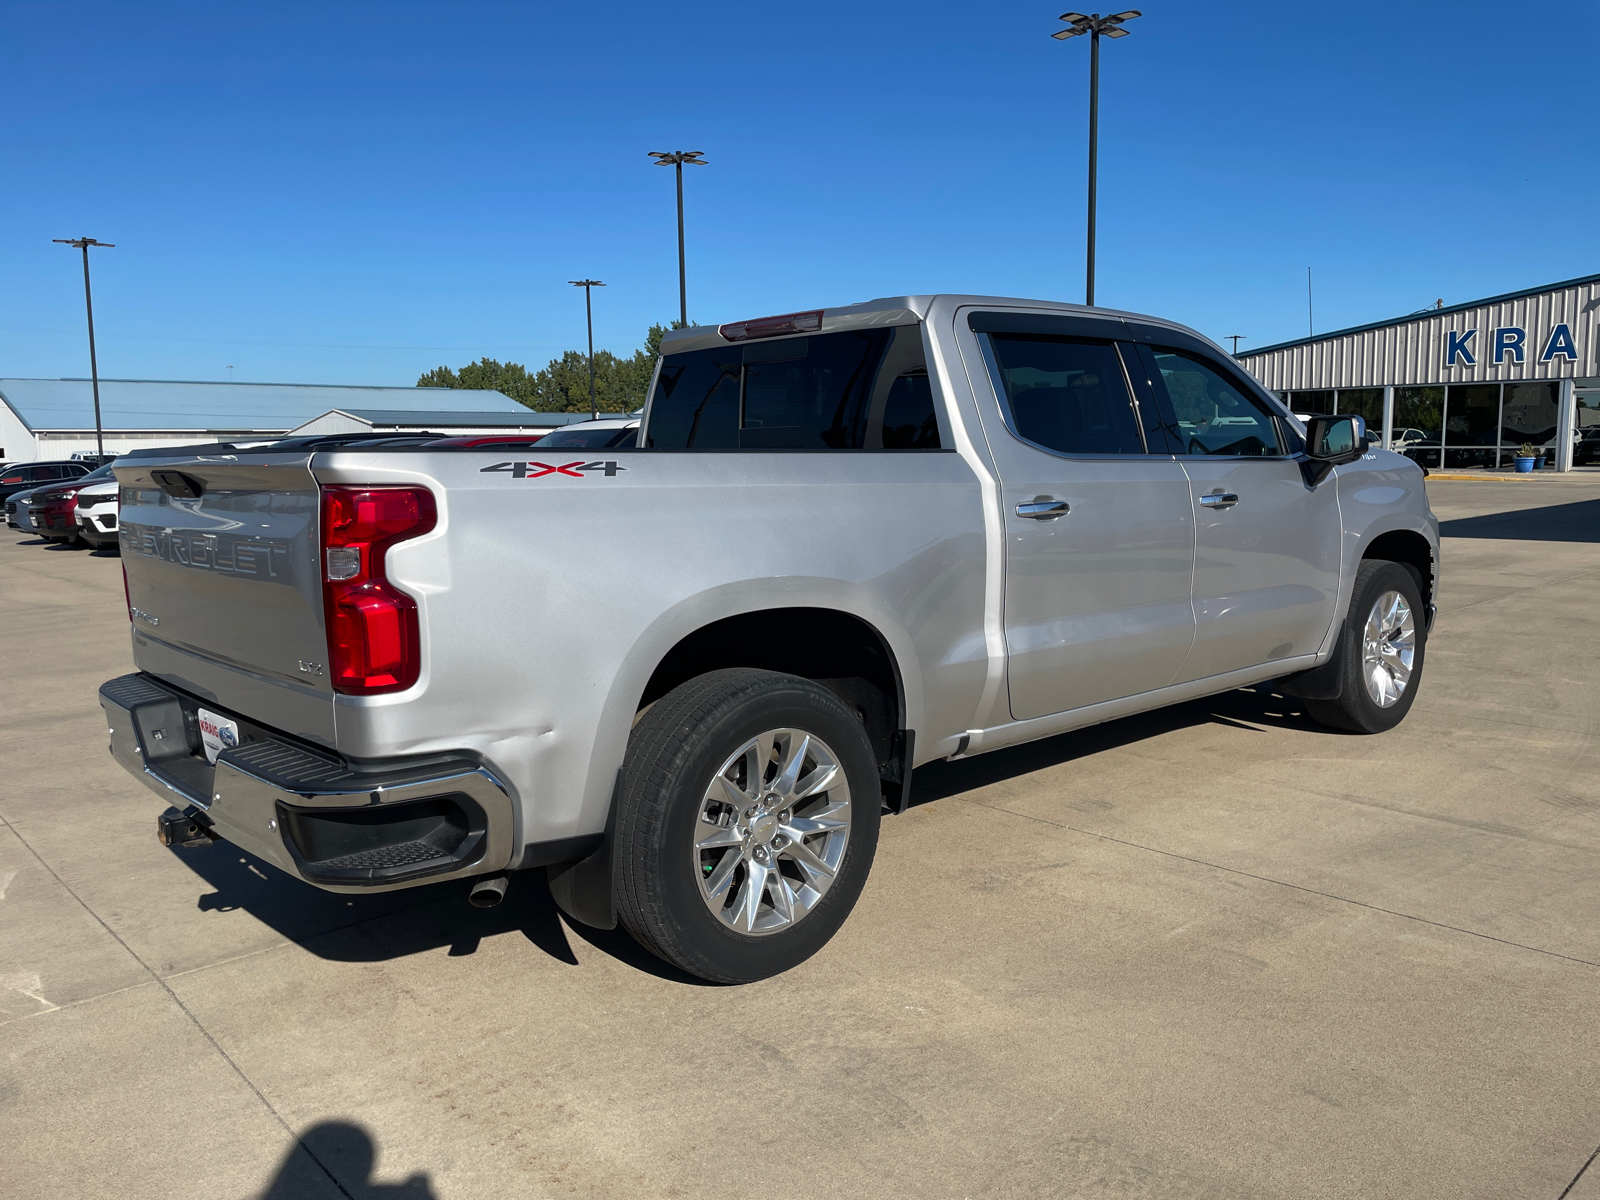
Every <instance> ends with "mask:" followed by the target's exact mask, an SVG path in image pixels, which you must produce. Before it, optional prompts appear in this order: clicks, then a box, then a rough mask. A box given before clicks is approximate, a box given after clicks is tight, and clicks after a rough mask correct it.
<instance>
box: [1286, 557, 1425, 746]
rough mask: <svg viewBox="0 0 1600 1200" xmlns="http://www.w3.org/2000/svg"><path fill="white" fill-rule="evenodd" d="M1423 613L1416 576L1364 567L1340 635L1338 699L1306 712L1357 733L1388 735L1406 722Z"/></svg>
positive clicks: (1311, 705)
mask: <svg viewBox="0 0 1600 1200" xmlns="http://www.w3.org/2000/svg"><path fill="white" fill-rule="evenodd" d="M1423 612H1424V610H1423V607H1422V591H1421V589H1420V588H1419V587H1418V586H1417V580H1416V576H1414V575H1413V574H1412V573H1411V572H1410V571H1408V570H1407V569H1406V568H1405V567H1403V566H1401V565H1400V564H1399V563H1392V562H1383V561H1380V560H1377V559H1369V560H1367V561H1365V562H1363V563H1362V564H1361V570H1360V571H1359V572H1358V573H1357V574H1356V583H1355V588H1354V590H1353V592H1352V594H1351V597H1350V611H1349V613H1348V614H1347V615H1346V616H1345V620H1344V626H1343V628H1342V629H1341V631H1340V634H1339V637H1340V639H1341V640H1340V646H1339V652H1340V654H1341V655H1342V662H1343V671H1342V677H1341V679H1340V688H1339V697H1338V699H1336V700H1307V701H1306V711H1307V712H1308V713H1310V714H1311V716H1312V717H1313V718H1314V719H1315V720H1317V721H1320V722H1321V723H1322V724H1324V725H1331V726H1332V727H1333V728H1335V729H1348V730H1349V731H1350V732H1352V733H1383V732H1384V731H1385V730H1389V729H1393V728H1394V727H1395V726H1396V725H1398V724H1400V722H1401V721H1403V720H1405V716H1406V713H1408V712H1410V711H1411V704H1412V701H1414V700H1415V699H1416V696H1417V685H1418V684H1419V683H1420V682H1421V679H1422V663H1423V657H1424V653H1425V651H1426V649H1427V629H1426V621H1425V618H1424V616H1423Z"/></svg>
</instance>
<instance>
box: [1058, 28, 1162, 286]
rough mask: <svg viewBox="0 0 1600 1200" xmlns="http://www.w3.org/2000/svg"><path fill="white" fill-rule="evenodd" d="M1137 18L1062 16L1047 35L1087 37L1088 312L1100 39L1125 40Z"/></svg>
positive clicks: (1097, 128)
mask: <svg viewBox="0 0 1600 1200" xmlns="http://www.w3.org/2000/svg"><path fill="white" fill-rule="evenodd" d="M1139 15H1140V13H1139V10H1138V9H1136V8H1130V9H1128V11H1127V12H1119V13H1116V14H1114V15H1112V16H1109V17H1102V16H1101V15H1100V14H1099V13H1090V14H1089V15H1088V16H1084V15H1083V14H1082V13H1076V12H1069V13H1062V14H1061V19H1062V20H1063V21H1065V22H1066V23H1067V27H1066V28H1065V29H1058V30H1057V31H1056V32H1055V33H1052V34H1051V35H1050V36H1051V37H1053V38H1055V39H1057V40H1058V41H1063V42H1064V41H1066V40H1067V39H1068V38H1075V37H1077V36H1078V35H1079V34H1082V33H1087V34H1088V35H1089V257H1088V280H1087V282H1086V284H1085V285H1084V301H1083V302H1084V303H1085V304H1087V305H1089V306H1090V307H1091V308H1093V307H1094V216H1095V174H1096V171H1097V161H1096V160H1097V157H1098V150H1099V144H1100V37H1101V35H1102V34H1104V35H1105V36H1106V37H1108V38H1122V37H1127V36H1128V31H1127V30H1126V29H1123V28H1122V23H1123V22H1124V21H1131V20H1133V18H1134V17H1137V16H1139Z"/></svg>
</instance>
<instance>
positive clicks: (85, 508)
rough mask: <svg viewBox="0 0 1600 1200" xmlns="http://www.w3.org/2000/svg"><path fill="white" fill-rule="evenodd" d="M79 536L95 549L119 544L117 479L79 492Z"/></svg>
mask: <svg viewBox="0 0 1600 1200" xmlns="http://www.w3.org/2000/svg"><path fill="white" fill-rule="evenodd" d="M78 536H79V537H81V538H82V539H83V540H84V541H86V542H88V543H89V544H90V545H91V546H93V547H94V548H95V549H97V550H98V549H101V548H102V547H105V546H115V545H116V544H117V481H116V480H115V479H109V480H107V481H106V482H105V483H96V484H93V485H92V486H90V487H86V488H83V489H81V490H80V491H79V492H78Z"/></svg>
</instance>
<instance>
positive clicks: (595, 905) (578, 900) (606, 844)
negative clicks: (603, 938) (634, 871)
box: [546, 768, 622, 929]
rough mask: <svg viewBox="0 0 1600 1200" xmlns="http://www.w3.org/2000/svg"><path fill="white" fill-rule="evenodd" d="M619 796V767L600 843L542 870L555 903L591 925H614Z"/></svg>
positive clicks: (620, 779)
mask: <svg viewBox="0 0 1600 1200" xmlns="http://www.w3.org/2000/svg"><path fill="white" fill-rule="evenodd" d="M621 799H622V770H621V768H618V770H617V781H616V783H615V784H614V785H613V786H612V788H611V811H610V812H608V813H607V814H606V831H605V833H604V834H603V835H602V836H601V839H600V846H599V849H597V850H596V851H595V852H594V853H593V854H591V855H589V857H588V858H585V859H580V860H579V861H578V862H575V863H561V864H559V865H557V866H553V867H549V868H547V870H546V878H547V879H548V880H549V882H550V895H551V897H552V898H553V899H554V900H555V902H556V906H557V907H558V908H560V909H561V911H562V912H564V913H566V914H567V916H569V917H571V918H572V919H573V920H574V921H578V922H580V923H581V924H584V925H587V926H589V927H590V928H591V929H615V928H616V927H617V903H616V899H615V897H614V896H613V894H612V881H613V880H614V879H615V878H616V860H615V857H614V856H615V854H616V845H617V839H616V830H617V805H618V803H619V802H620V801H621Z"/></svg>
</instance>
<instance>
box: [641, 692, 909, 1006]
mask: <svg viewBox="0 0 1600 1200" xmlns="http://www.w3.org/2000/svg"><path fill="white" fill-rule="evenodd" d="M880 808H881V799H880V796H879V783H878V771H877V766H876V759H875V756H874V754H873V752H872V745H871V743H870V742H869V741H868V739H867V735H866V731H865V730H864V729H863V727H862V724H861V720H860V718H859V717H858V716H857V715H856V713H854V712H853V711H852V710H851V709H849V708H848V707H846V706H845V704H844V703H843V702H842V701H840V700H839V698H838V697H837V696H835V695H834V694H833V693H832V692H830V691H828V690H827V689H826V688H824V687H822V686H821V685H819V684H816V683H813V682H812V681H811V680H809V679H801V678H799V677H797V676H794V675H782V674H778V673H777V672H774V671H758V670H751V669H747V668H735V669H729V670H722V671H713V672H710V673H709V674H706V675H701V676H699V677H698V678H696V679H691V680H690V681H689V682H688V683H685V684H683V685H681V686H679V687H678V688H676V689H674V690H673V691H671V692H669V693H668V694H667V695H666V696H664V697H662V698H661V699H660V700H659V701H657V702H656V703H655V704H654V705H652V706H651V707H650V709H649V711H648V712H646V713H645V715H644V716H643V717H642V718H641V719H640V721H639V723H638V724H637V725H636V726H635V727H634V729H633V733H632V735H631V736H630V737H629V739H628V753H627V758H626V760H625V761H624V764H623V780H622V791H621V794H620V796H619V798H618V809H617V826H616V838H617V866H616V902H617V915H618V917H619V918H620V920H621V921H622V924H623V927H624V928H626V929H627V931H628V932H629V933H630V934H632V935H633V937H634V939H635V940H636V941H638V942H639V943H640V944H641V945H642V946H644V947H645V948H646V949H647V950H649V951H651V952H652V953H654V954H655V955H657V956H658V957H660V958H663V959H665V960H666V961H667V962H670V963H673V964H674V965H676V966H679V967H681V968H683V969H684V970H685V971H688V972H690V973H692V974H694V975H698V976H700V977H701V978H703V979H709V980H713V981H715V982H718V983H748V982H751V981H753V980H757V979H765V978H767V977H768V976H771V975H776V974H779V973H780V972H783V971H787V970H788V969H789V968H790V967H793V966H796V965H798V964H799V963H802V962H804V961H805V960H806V959H808V958H810V957H811V956H812V955H813V954H815V953H816V952H817V951H818V950H820V949H821V948H822V947H823V946H824V945H826V944H827V942H828V940H829V939H830V938H831V937H833V935H834V934H835V933H836V932H837V931H838V929H839V927H840V926H841V925H843V924H844V921H845V918H846V917H848V916H849V915H850V910H851V909H852V908H853V907H854V906H855V902H856V898H857V897H858V896H860V894H861V888H862V886H863V885H864V884H865V883H866V879H867V872H868V871H869V870H870V869H871V867H872V858H873V854H874V852H875V850H876V849H877V843H878V818H879V812H880Z"/></svg>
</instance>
